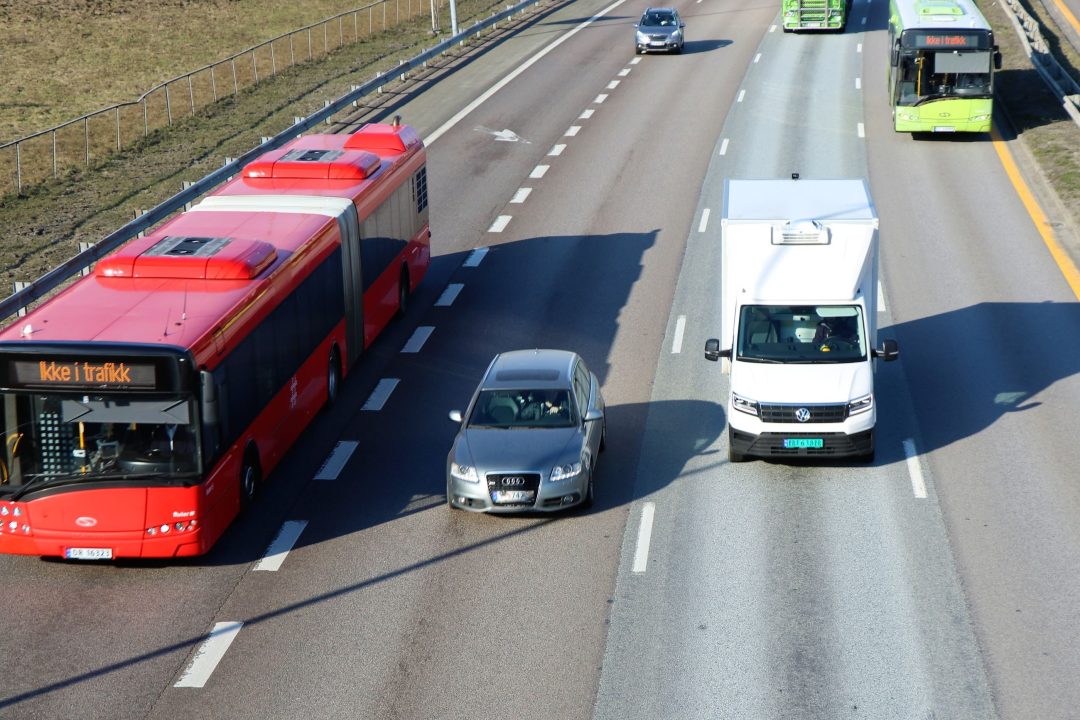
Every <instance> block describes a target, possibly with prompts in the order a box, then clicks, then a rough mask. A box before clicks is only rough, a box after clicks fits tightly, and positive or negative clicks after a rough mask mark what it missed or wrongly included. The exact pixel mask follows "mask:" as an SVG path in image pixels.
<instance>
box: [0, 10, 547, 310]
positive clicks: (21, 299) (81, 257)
mask: <svg viewBox="0 0 1080 720" xmlns="http://www.w3.org/2000/svg"><path fill="white" fill-rule="evenodd" d="M538 2H540V0H522V2H519V3H518V4H516V5H513V6H511V7H508V8H507V9H505V10H503V11H502V12H499V13H496V14H495V15H492V16H491V17H489V18H488V19H487V20H481V21H478V22H476V23H475V24H474V25H473V26H472V27H470V28H469V29H468V30H463V31H461V32H459V33H458V34H457V35H454V36H452V37H450V38H447V39H446V40H444V41H442V42H441V43H439V44H437V45H435V46H433V47H431V48H429V49H427V50H425V51H424V52H422V53H420V54H419V55H417V56H416V57H414V58H412V59H410V60H404V61H402V62H401V64H400V65H398V67H396V68H394V70H393V75H391V74H390V73H386V74H380V75H376V76H375V77H374V78H373V79H371V80H369V81H368V82H366V83H364V84H363V85H359V86H356V87H355V88H354V89H353V90H351V91H350V92H348V93H346V94H345V95H343V96H341V97H340V98H338V99H337V100H334V101H331V102H329V103H328V104H327V105H326V106H325V107H324V108H323V109H321V110H319V111H318V112H316V113H313V114H312V115H309V116H308V117H306V118H300V119H298V120H297V122H296V123H295V124H293V125H292V126H291V127H289V128H288V129H287V130H284V131H283V132H280V133H278V134H277V135H275V136H273V137H272V138H269V139H268V140H266V141H265V142H263V143H262V144H260V145H258V146H257V147H254V148H252V149H251V150H248V151H247V152H246V153H244V154H243V155H241V156H240V157H238V158H236V159H234V160H232V161H231V162H227V163H226V164H225V165H224V166H222V167H221V168H219V169H217V170H215V171H214V172H212V173H210V174H209V175H207V176H206V177H204V178H202V179H201V180H198V181H196V182H194V183H192V184H191V185H190V186H188V187H186V188H184V189H183V190H182V191H180V192H178V193H177V194H175V195H173V196H172V197H171V198H169V199H168V200H166V201H165V202H163V203H161V204H160V205H157V206H156V207H154V208H153V209H151V210H150V211H148V212H147V213H146V214H144V215H141V216H139V217H138V218H136V219H135V220H132V221H131V222H129V223H127V224H126V225H124V226H123V227H121V228H120V229H119V230H116V231H114V232H112V233H109V234H108V235H106V236H105V237H104V238H102V239H101V241H100V242H98V243H96V244H94V245H92V246H90V247H89V248H88V249H86V250H84V251H82V252H80V253H79V254H77V255H75V256H74V257H72V258H70V259H69V260H67V261H65V262H63V263H62V264H60V265H58V266H57V267H55V268H53V269H52V270H50V271H49V272H48V273H46V274H45V275H42V276H41V277H40V278H38V279H37V280H34V281H33V282H31V283H27V284H26V285H25V286H24V287H22V288H21V289H19V290H17V291H16V292H15V293H13V294H12V295H10V296H9V297H7V298H6V299H4V300H3V301H0V318H3V319H7V318H10V317H11V316H13V315H16V314H18V313H19V311H21V310H22V309H23V308H26V307H27V306H29V305H30V304H31V303H33V302H35V301H37V300H40V299H41V298H43V297H44V296H45V295H46V294H48V293H49V292H51V291H52V290H55V289H56V288H58V287H59V286H61V285H62V284H63V283H64V282H66V281H67V280H68V279H70V278H71V277H73V276H75V275H77V274H79V273H80V272H82V271H83V270H84V269H86V268H88V267H90V266H91V265H93V264H94V263H95V262H97V261H98V260H100V259H101V258H103V257H104V256H106V255H108V254H109V253H110V252H112V251H113V250H115V249H117V248H118V247H120V246H121V245H123V244H124V243H126V242H127V241H128V240H131V239H132V238H134V237H135V236H137V235H138V234H139V233H142V232H145V231H147V230H148V229H150V228H151V227H153V226H154V225H156V224H158V223H159V222H161V221H162V220H165V219H166V218H168V217H169V216H170V215H171V214H172V213H174V212H176V211H177V210H180V209H181V208H183V207H184V206H185V205H187V204H188V203H191V202H193V201H194V200H196V199H197V198H198V197H199V196H201V195H203V194H204V193H206V192H207V191H209V190H211V189H212V188H214V187H216V186H217V185H220V184H221V183H223V182H225V181H226V180H227V179H228V178H230V177H232V176H233V175H236V174H237V173H238V172H239V171H240V170H241V169H242V168H243V167H244V166H245V165H247V164H248V163H249V162H251V161H252V160H254V159H255V158H257V157H259V156H260V155H262V154H263V153H265V152H268V151H270V150H274V149H275V148H278V147H281V146H282V145H284V144H285V143H287V142H288V141H290V140H292V139H293V138H295V137H297V136H299V135H300V134H302V133H304V132H305V131H307V130H310V129H312V128H314V127H315V126H317V125H320V124H323V123H326V122H328V121H329V120H330V118H332V117H333V116H334V115H336V114H337V113H339V112H341V111H342V110H344V109H346V108H347V107H350V106H352V104H353V103H354V102H356V101H358V100H359V99H360V98H362V97H364V96H365V95H368V94H370V93H372V92H376V91H378V89H379V88H380V87H382V86H383V85H385V84H386V83H387V82H388V79H390V78H392V77H393V76H398V75H400V76H402V77H403V76H404V75H405V74H406V73H408V72H410V71H412V70H415V69H416V68H418V67H422V66H424V65H425V64H426V63H427V62H428V61H429V60H431V59H433V58H435V57H437V56H439V55H441V54H443V53H444V52H446V51H447V50H449V49H451V48H452V47H454V46H455V45H458V44H460V43H462V42H464V41H465V40H467V39H468V38H470V37H472V36H474V35H477V34H479V33H480V32H482V31H484V30H486V29H488V28H490V27H495V26H496V25H497V24H498V23H500V22H502V21H503V20H506V19H509V18H510V17H512V16H513V15H515V14H517V13H519V12H522V11H524V10H525V9H527V8H529V7H530V6H532V5H535V4H537V3H538Z"/></svg>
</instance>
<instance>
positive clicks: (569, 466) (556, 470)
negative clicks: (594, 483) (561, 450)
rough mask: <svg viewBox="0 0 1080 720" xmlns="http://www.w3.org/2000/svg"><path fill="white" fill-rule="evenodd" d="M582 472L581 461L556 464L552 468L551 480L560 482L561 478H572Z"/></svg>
mask: <svg viewBox="0 0 1080 720" xmlns="http://www.w3.org/2000/svg"><path fill="white" fill-rule="evenodd" d="M580 474H581V463H579V462H575V463H566V464H565V465H556V466H555V467H553V468H551V482H559V481H561V480H569V479H570V478H573V477H577V476H578V475H580Z"/></svg>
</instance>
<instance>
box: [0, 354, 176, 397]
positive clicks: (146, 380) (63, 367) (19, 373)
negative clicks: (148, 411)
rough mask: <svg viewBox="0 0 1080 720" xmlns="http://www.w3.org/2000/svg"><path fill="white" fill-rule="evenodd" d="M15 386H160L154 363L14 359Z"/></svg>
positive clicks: (149, 388)
mask: <svg viewBox="0 0 1080 720" xmlns="http://www.w3.org/2000/svg"><path fill="white" fill-rule="evenodd" d="M11 370H12V376H11V380H12V381H13V383H12V384H13V385H15V386H17V387H57V388H133V389H138V390H152V389H153V388H155V387H156V385H157V372H156V368H155V367H154V364H153V363H131V362H125V361H122V360H121V361H119V362H115V361H99V360H93V361H91V360H13V361H12V362H11Z"/></svg>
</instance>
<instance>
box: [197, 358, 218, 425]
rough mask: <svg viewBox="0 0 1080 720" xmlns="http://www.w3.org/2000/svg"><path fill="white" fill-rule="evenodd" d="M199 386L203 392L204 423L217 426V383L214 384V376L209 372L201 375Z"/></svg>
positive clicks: (204, 371) (205, 371) (206, 371)
mask: <svg viewBox="0 0 1080 720" xmlns="http://www.w3.org/2000/svg"><path fill="white" fill-rule="evenodd" d="M199 386H200V390H201V392H202V407H203V422H204V423H206V424H207V425H217V423H218V402H217V383H215V382H214V376H213V375H212V374H211V373H210V372H209V371H208V370H203V371H202V372H200V373H199Z"/></svg>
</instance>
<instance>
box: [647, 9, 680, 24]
mask: <svg viewBox="0 0 1080 720" xmlns="http://www.w3.org/2000/svg"><path fill="white" fill-rule="evenodd" d="M639 24H640V25H641V26H642V27H672V26H675V25H677V24H678V23H677V22H676V21H675V13H671V12H647V13H645V14H644V15H642V16H641V22H640V23H639Z"/></svg>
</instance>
